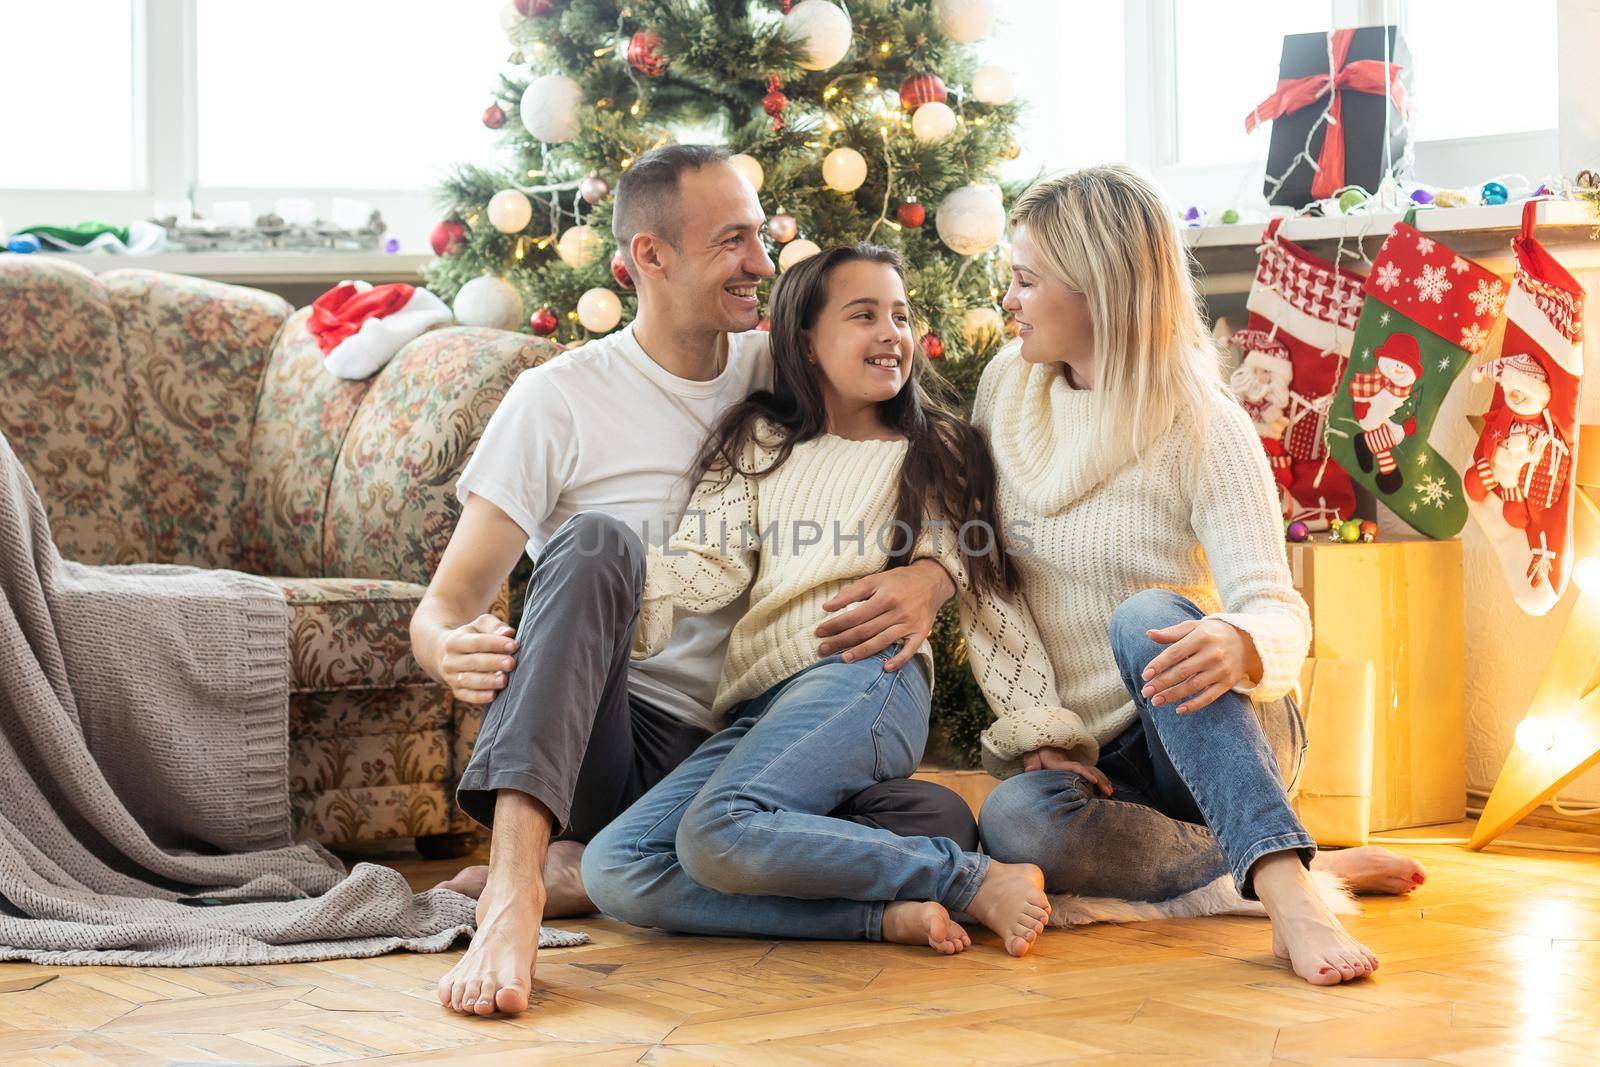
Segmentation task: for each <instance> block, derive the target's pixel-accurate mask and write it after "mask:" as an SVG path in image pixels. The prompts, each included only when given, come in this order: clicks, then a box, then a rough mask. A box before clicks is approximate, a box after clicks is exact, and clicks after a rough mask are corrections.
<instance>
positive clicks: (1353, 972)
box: [1252, 853, 1378, 985]
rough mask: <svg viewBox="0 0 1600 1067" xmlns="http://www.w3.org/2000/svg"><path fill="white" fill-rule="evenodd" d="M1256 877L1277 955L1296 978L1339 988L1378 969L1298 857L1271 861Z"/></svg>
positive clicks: (1256, 871)
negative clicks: (1268, 918) (1328, 902)
mask: <svg viewBox="0 0 1600 1067" xmlns="http://www.w3.org/2000/svg"><path fill="white" fill-rule="evenodd" d="M1252 877H1253V880H1254V885H1255V890H1256V895H1257V896H1258V897H1260V898H1261V903H1262V904H1263V905H1265V906H1266V909H1267V915H1268V916H1269V917H1270V918H1271V919H1272V954H1273V955H1274V956H1277V957H1278V958H1279V959H1281V960H1288V961H1289V965H1290V966H1291V967H1292V968H1293V969H1294V973H1295V974H1298V975H1299V976H1300V977H1301V978H1304V979H1305V980H1306V981H1308V982H1310V983H1311V984H1312V985H1338V984H1339V983H1340V982H1351V981H1355V980H1356V979H1358V978H1365V977H1367V976H1368V975H1370V974H1371V973H1372V972H1373V971H1376V970H1377V969H1378V957H1376V956H1374V955H1373V954H1372V952H1371V951H1370V950H1369V949H1368V948H1367V947H1366V946H1365V945H1363V944H1362V943H1361V942H1359V941H1357V940H1356V939H1355V938H1353V937H1351V936H1350V935H1349V933H1347V932H1346V931H1345V928H1344V927H1343V926H1342V925H1341V924H1340V922H1339V919H1338V917H1337V916H1335V915H1334V914H1333V912H1331V911H1329V910H1328V906H1327V905H1326V904H1324V903H1323V902H1322V898H1321V897H1320V896H1318V895H1317V888H1316V885H1315V883H1313V882H1312V880H1311V875H1310V873H1309V872H1308V871H1307V870H1306V869H1305V867H1304V866H1303V865H1302V864H1301V862H1300V859H1299V857H1298V856H1295V855H1292V854H1289V853H1276V854H1273V855H1270V856H1267V857H1265V858H1264V859H1262V860H1261V861H1259V862H1258V863H1257V864H1256V865H1255V868H1254V869H1253V874H1252Z"/></svg>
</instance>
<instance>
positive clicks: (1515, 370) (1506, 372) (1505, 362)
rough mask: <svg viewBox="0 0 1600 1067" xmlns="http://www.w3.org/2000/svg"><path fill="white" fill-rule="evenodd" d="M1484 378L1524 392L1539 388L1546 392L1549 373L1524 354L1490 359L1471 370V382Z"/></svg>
mask: <svg viewBox="0 0 1600 1067" xmlns="http://www.w3.org/2000/svg"><path fill="white" fill-rule="evenodd" d="M1485 378H1491V379H1493V380H1494V381H1496V382H1499V383H1500V385H1501V386H1506V385H1521V386H1523V387H1524V391H1526V392H1532V391H1533V390H1535V389H1538V388H1540V387H1543V388H1544V390H1545V391H1546V392H1548V391H1549V389H1550V372H1549V371H1547V370H1545V369H1544V367H1543V366H1542V365H1541V364H1540V363H1539V361H1538V360H1536V359H1534V358H1533V357H1532V356H1530V355H1528V353H1526V352H1518V353H1516V354H1515V355H1510V356H1501V357H1500V358H1499V359H1491V360H1490V361H1489V362H1487V363H1485V364H1483V365H1482V366H1478V367H1474V368H1473V370H1472V380H1473V381H1475V382H1481V381H1483V380H1484V379H1485Z"/></svg>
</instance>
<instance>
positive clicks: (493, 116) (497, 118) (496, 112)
mask: <svg viewBox="0 0 1600 1067" xmlns="http://www.w3.org/2000/svg"><path fill="white" fill-rule="evenodd" d="M483 124H484V125H485V126H487V127H489V128H490V129H491V130H498V129H499V128H500V127H502V126H504V125H505V124H506V113H505V112H504V111H501V110H500V105H499V104H490V105H489V106H488V107H486V108H484V109H483Z"/></svg>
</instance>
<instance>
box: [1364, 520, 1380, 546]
mask: <svg viewBox="0 0 1600 1067" xmlns="http://www.w3.org/2000/svg"><path fill="white" fill-rule="evenodd" d="M1377 539H1378V524H1377V523H1375V522H1373V521H1372V520H1370V519H1369V520H1367V521H1366V522H1364V523H1362V524H1361V540H1363V541H1365V542H1367V543H1368V544H1371V543H1372V542H1373V541H1376V540H1377Z"/></svg>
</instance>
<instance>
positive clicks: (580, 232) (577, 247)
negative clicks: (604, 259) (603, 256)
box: [556, 225, 604, 270]
mask: <svg viewBox="0 0 1600 1067" xmlns="http://www.w3.org/2000/svg"><path fill="white" fill-rule="evenodd" d="M603 244H604V242H603V241H602V239H601V237H600V234H599V233H598V232H596V230H595V228H594V227H593V226H583V225H579V226H573V227H571V228H570V229H568V230H567V231H566V232H565V233H563V234H562V235H561V239H560V240H559V241H557V242H556V255H558V256H560V257H561V262H563V263H565V264H566V265H567V266H569V267H571V268H572V269H573V270H581V269H583V268H584V267H587V266H588V265H589V264H591V263H593V262H594V261H595V260H597V259H599V258H600V250H601V246H602V245H603Z"/></svg>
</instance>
